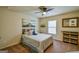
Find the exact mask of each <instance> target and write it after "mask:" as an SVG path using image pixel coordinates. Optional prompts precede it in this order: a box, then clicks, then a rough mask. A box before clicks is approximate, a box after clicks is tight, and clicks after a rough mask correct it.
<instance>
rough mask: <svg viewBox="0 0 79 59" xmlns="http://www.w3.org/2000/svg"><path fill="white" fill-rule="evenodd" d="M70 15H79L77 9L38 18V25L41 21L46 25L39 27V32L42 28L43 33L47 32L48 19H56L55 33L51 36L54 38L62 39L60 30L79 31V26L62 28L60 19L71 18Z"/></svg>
mask: <svg viewBox="0 0 79 59" xmlns="http://www.w3.org/2000/svg"><path fill="white" fill-rule="evenodd" d="M71 17H79V11H75V12H70V13H65V14H61V15H56V16H51V17H46V18H39V25H41V24H42V23H43V24H45V25H46V27H45V28H43V29H42V28H40V27H39V32H40V31H41V30H44V32H45V33H46V32H48V29H47V26H48V25H47V23H48V21H49V20H57V34H56V35H54V36H53V37H54V39H57V40H60V41H62V31H78V32H79V28H62V19H63V18H71Z"/></svg>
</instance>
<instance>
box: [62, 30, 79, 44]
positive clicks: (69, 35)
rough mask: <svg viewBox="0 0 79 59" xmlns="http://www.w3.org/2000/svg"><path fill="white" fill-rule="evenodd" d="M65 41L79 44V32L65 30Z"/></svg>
mask: <svg viewBox="0 0 79 59" xmlns="http://www.w3.org/2000/svg"><path fill="white" fill-rule="evenodd" d="M63 41H64V42H66V43H71V44H79V32H70V31H63Z"/></svg>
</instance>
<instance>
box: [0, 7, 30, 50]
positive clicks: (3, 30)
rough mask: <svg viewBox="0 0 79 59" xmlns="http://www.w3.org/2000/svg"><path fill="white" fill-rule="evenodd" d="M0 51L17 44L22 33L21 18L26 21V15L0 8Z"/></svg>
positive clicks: (27, 17) (27, 18)
mask: <svg viewBox="0 0 79 59" xmlns="http://www.w3.org/2000/svg"><path fill="white" fill-rule="evenodd" d="M0 12H1V13H0V16H1V17H0V36H1V39H0V49H2V48H5V47H8V46H11V45H15V44H18V43H19V42H20V40H21V39H20V38H21V33H22V18H26V20H27V21H28V20H29V19H30V18H29V16H28V15H25V14H22V13H18V12H14V11H10V10H8V9H6V8H0Z"/></svg>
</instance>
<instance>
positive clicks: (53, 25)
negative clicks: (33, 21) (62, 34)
mask: <svg viewBox="0 0 79 59" xmlns="http://www.w3.org/2000/svg"><path fill="white" fill-rule="evenodd" d="M48 33H51V34H56V20H53V21H48Z"/></svg>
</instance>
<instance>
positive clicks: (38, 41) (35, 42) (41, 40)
mask: <svg viewBox="0 0 79 59" xmlns="http://www.w3.org/2000/svg"><path fill="white" fill-rule="evenodd" d="M22 38H23V40H22V41H23V42H24V43H25V44H30V45H32V46H33V47H35V48H36V49H37V50H38V52H44V50H45V49H46V48H47V47H48V46H49V45H50V44H51V43H52V41H53V40H52V36H51V35H48V34H40V33H39V34H37V35H26V34H24V35H22Z"/></svg>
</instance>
